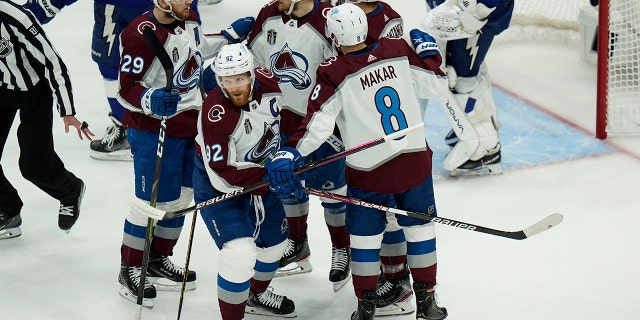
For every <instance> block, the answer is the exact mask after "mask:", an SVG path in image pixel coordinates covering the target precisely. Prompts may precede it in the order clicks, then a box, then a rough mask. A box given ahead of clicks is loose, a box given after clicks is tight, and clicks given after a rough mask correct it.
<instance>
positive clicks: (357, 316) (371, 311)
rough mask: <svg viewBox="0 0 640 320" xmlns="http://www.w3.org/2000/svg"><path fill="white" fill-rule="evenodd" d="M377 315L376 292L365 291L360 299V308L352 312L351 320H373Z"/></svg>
mask: <svg viewBox="0 0 640 320" xmlns="http://www.w3.org/2000/svg"><path fill="white" fill-rule="evenodd" d="M375 316H376V293H375V292H365V293H363V294H362V299H358V309H357V310H356V311H355V312H353V313H352V314H351V320H373V318H375Z"/></svg>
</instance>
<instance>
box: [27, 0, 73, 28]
mask: <svg viewBox="0 0 640 320" xmlns="http://www.w3.org/2000/svg"><path fill="white" fill-rule="evenodd" d="M76 1H78V0H28V1H27V2H26V3H25V4H24V5H23V6H22V7H23V8H25V9H27V10H29V11H31V12H32V13H33V15H34V16H36V19H38V21H40V23H41V24H45V23H47V22H49V21H51V19H53V17H54V16H55V15H56V14H57V13H58V12H60V9H62V8H63V7H64V6H68V5H70V4H72V3H74V2H76Z"/></svg>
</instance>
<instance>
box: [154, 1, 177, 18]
mask: <svg viewBox="0 0 640 320" xmlns="http://www.w3.org/2000/svg"><path fill="white" fill-rule="evenodd" d="M164 2H165V3H166V4H167V5H168V6H169V9H165V8H163V7H161V6H160V4H159V3H158V0H153V4H154V5H155V6H156V8H158V9H160V10H161V11H162V12H166V13H168V14H170V15H171V16H172V17H173V18H174V19H176V20H182V19H180V18H178V16H177V15H176V13H175V12H173V6H172V5H171V0H164Z"/></svg>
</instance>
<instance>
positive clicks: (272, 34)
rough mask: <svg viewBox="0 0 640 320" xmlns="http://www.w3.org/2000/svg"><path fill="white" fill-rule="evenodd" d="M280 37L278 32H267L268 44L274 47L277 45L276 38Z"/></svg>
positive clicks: (271, 30)
mask: <svg viewBox="0 0 640 320" xmlns="http://www.w3.org/2000/svg"><path fill="white" fill-rule="evenodd" d="M277 36H278V32H276V30H274V29H269V31H267V43H268V44H270V45H274V44H275V43H276V37H277Z"/></svg>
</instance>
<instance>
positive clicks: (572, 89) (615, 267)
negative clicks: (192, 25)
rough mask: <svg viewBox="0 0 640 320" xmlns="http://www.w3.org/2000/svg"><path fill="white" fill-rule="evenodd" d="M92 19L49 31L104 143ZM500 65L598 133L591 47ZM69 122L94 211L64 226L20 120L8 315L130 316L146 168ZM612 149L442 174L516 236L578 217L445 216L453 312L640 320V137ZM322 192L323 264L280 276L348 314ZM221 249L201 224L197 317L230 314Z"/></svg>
mask: <svg viewBox="0 0 640 320" xmlns="http://www.w3.org/2000/svg"><path fill="white" fill-rule="evenodd" d="M388 2H389V3H390V4H391V5H392V6H393V7H395V8H396V9H397V10H398V11H399V12H400V13H401V14H402V15H403V16H404V17H405V23H406V29H407V30H410V29H411V28H413V27H417V25H418V22H419V20H420V18H421V17H422V15H423V13H424V11H425V4H424V2H423V1H422V0H389V1H388ZM263 3H266V1H254V0H225V1H223V2H222V3H221V4H218V5H215V6H207V5H206V4H204V3H203V4H201V5H200V10H201V13H202V18H203V21H204V25H205V28H206V29H207V30H209V31H215V30H219V29H220V28H222V27H223V26H226V25H228V23H230V22H231V21H233V20H234V19H235V18H237V17H242V16H248V15H254V16H255V15H256V14H257V12H258V9H259V6H260V5H262V4H263ZM92 17H93V10H92V2H91V1H88V0H83V1H79V2H78V3H76V4H75V5H73V6H71V7H69V8H66V9H64V10H63V11H62V12H61V13H60V14H59V16H58V17H56V19H55V20H54V21H53V22H51V23H50V24H49V25H47V26H46V30H47V32H48V33H49V35H50V37H51V38H52V40H53V42H54V44H55V46H56V48H57V49H58V51H59V52H60V53H61V55H62V57H63V58H64V59H65V61H66V62H67V64H68V66H69V68H70V70H71V75H72V80H73V86H74V93H75V101H76V104H77V108H78V110H79V111H78V118H79V119H81V120H86V121H87V122H89V123H90V124H91V128H92V129H93V130H94V132H95V133H96V135H97V137H101V136H102V135H103V133H104V128H105V127H106V126H107V125H109V120H108V119H107V117H106V116H105V115H106V113H107V106H106V101H105V99H104V91H103V85H102V80H101V78H100V75H99V73H98V69H97V67H96V65H95V64H94V63H93V61H92V60H91V58H90V40H91V29H92V21H93V20H92V19H93V18H92ZM487 62H488V64H489V68H490V71H491V74H492V80H493V82H494V84H495V85H496V87H500V88H503V89H505V90H507V91H509V92H511V93H513V94H515V95H517V96H519V97H521V98H523V99H525V100H527V101H529V102H531V103H533V104H534V105H535V106H536V107H537V108H539V109H541V110H544V111H546V112H549V113H551V114H553V115H555V116H556V117H557V118H558V119H559V120H560V121H562V122H564V123H566V124H569V125H571V126H574V127H576V128H579V129H580V130H582V131H584V132H585V134H587V135H590V136H593V132H594V127H595V120H594V119H595V77H596V72H595V68H594V67H593V66H592V65H589V64H588V63H586V62H583V61H581V60H579V52H578V51H577V48H573V47H569V48H567V47H563V46H558V45H550V44H541V43H531V42H527V43H509V44H502V45H500V46H496V47H494V48H493V49H492V51H491V52H490V53H489V57H488V59H487ZM54 122H55V127H54V136H55V143H56V150H57V152H58V154H59V155H60V156H61V158H62V159H63V160H64V162H65V165H66V167H67V168H68V169H69V170H71V171H72V172H74V173H76V174H77V175H78V176H79V177H81V178H82V179H84V181H85V182H86V184H87V192H86V194H85V198H84V202H83V206H82V216H81V218H80V220H79V221H78V223H77V225H76V226H75V227H74V229H73V230H72V232H71V233H70V234H69V235H67V234H64V233H63V232H62V231H60V230H59V229H58V228H57V225H56V220H57V209H58V203H57V202H56V201H55V200H53V199H51V198H49V197H48V196H46V195H45V194H44V193H43V192H42V191H40V190H39V189H37V188H36V187H34V186H33V185H31V184H30V183H28V182H26V181H25V180H24V179H23V178H22V177H21V176H20V173H19V170H18V165H17V162H18V150H19V149H18V147H17V143H16V139H15V129H16V127H17V124H18V121H17V120H16V121H15V123H14V127H13V131H12V133H11V136H10V138H9V141H8V143H7V145H6V146H5V149H4V154H3V157H2V166H3V170H4V172H5V174H6V175H7V176H8V178H9V179H10V180H11V181H12V182H13V183H14V186H15V187H16V188H17V189H18V191H19V192H20V195H21V197H22V200H23V201H24V203H25V205H24V207H23V209H22V218H23V226H22V230H23V235H22V236H21V237H19V238H16V239H12V240H5V241H0V257H1V261H0V320H18V319H19V320H36V319H37V320H42V319H51V320H80V319H82V320H84V319H98V320H102V319H104V320H107V319H108V320H112V319H131V318H133V316H134V313H135V309H136V308H137V306H135V305H134V304H132V303H130V302H128V301H125V300H124V299H122V298H121V297H119V295H118V289H119V285H118V282H117V274H118V268H119V259H120V257H119V249H120V243H121V239H122V225H123V221H124V217H125V215H126V214H127V212H128V206H127V201H128V199H129V198H130V197H131V195H132V194H133V179H132V178H133V175H132V165H131V163H125V162H104V161H96V160H92V159H90V158H89V157H88V151H89V147H88V143H87V142H86V141H79V140H78V139H77V136H75V134H64V131H63V129H62V126H61V124H62V122H61V121H60V120H59V119H57V118H56V119H55V121H54ZM607 143H609V144H611V145H612V146H613V147H615V152H613V153H608V154H605V155H599V156H592V157H588V158H582V159H574V160H570V161H559V162H556V163H551V164H545V165H540V166H533V167H528V168H526V169H517V170H509V171H506V172H505V173H504V174H503V175H502V176H498V177H485V178H474V179H456V180H453V179H440V180H436V182H435V191H436V199H437V203H438V208H439V210H438V211H439V214H440V215H441V216H444V217H450V218H453V219H457V220H464V221H469V222H472V223H476V224H480V225H483V226H489V227H493V228H496V229H504V230H518V229H522V228H525V227H527V226H529V225H530V224H532V223H534V222H536V221H538V220H539V219H542V218H543V217H545V216H547V215H548V214H551V213H554V212H561V213H563V214H564V217H565V219H564V222H562V224H560V225H559V226H558V227H556V228H554V229H551V230H549V231H547V232H544V233H542V234H539V235H537V236H535V237H534V238H531V239H527V240H524V241H516V240H509V239H503V238H498V237H494V236H489V235H485V234H480V233H474V232H469V231H464V230H460V229H455V228H451V227H447V226H441V225H439V226H438V227H437V231H438V266H439V268H438V269H439V286H438V288H437V289H438V295H439V299H440V303H441V305H443V306H446V307H447V308H448V310H449V315H450V316H449V319H453V320H467V319H480V320H484V319H487V320H488V319H491V320H515V319H517V320H528V319H531V320H540V319H553V320H564V319H583V320H596V319H598V320H599V319H615V320H636V319H639V318H640V303H639V301H640V290H638V288H640V255H639V254H638V246H639V245H640V232H638V225H640V217H639V213H640V210H639V208H638V207H639V204H640V202H638V198H636V197H638V196H639V192H638V190H639V189H638V181H640V138H637V137H636V138H615V137H613V138H610V139H608V140H607ZM508 156H509V155H508V154H503V157H508ZM312 201H313V202H312V207H311V215H310V224H311V227H310V229H309V235H310V245H311V250H312V257H311V261H312V263H313V266H314V270H313V272H312V273H310V274H306V275H303V276H300V277H296V278H279V279H276V280H274V281H273V283H272V284H273V286H274V287H275V288H276V291H277V292H278V293H281V294H286V295H287V296H289V297H290V298H292V299H293V300H294V301H295V303H296V306H297V308H296V309H297V314H298V319H304V320H307V319H323V320H326V319H331V320H332V319H347V318H348V317H349V315H350V314H351V312H352V311H353V310H354V308H355V305H356V302H355V298H354V296H353V291H352V289H353V287H352V286H351V284H348V285H347V286H346V287H345V288H344V289H343V290H342V291H340V292H338V293H333V290H332V288H331V285H330V283H329V281H328V280H327V277H328V269H329V261H330V248H329V244H328V243H327V238H328V234H327V230H326V227H325V226H324V221H323V218H322V211H321V207H320V206H319V203H318V201H317V200H316V199H313V200H312ZM198 219H199V218H198ZM190 221H191V215H189V216H188V219H187V222H186V223H185V229H184V230H183V235H182V238H181V240H180V242H179V243H178V245H177V247H176V252H175V255H174V258H173V260H174V262H176V263H177V264H183V263H184V257H185V252H186V244H187V240H188V236H189V225H190ZM217 256H218V250H217V249H216V247H215V246H214V244H213V241H212V240H211V237H210V236H209V234H208V232H207V230H206V228H204V225H203V224H202V221H201V220H198V221H197V225H196V230H195V236H194V244H193V251H192V256H191V264H190V267H191V269H193V270H196V271H197V272H198V289H197V290H196V291H194V292H189V293H187V294H186V295H185V297H184V305H183V310H182V319H219V315H218V306H217V299H216V284H215V281H216V272H217ZM178 301H179V294H178V293H166V292H162V293H159V296H158V298H157V299H156V307H155V308H153V309H152V310H149V309H144V310H143V313H142V318H143V319H158V320H161V319H176V314H177V309H178ZM248 318H249V317H248ZM251 319H265V318H264V317H252V318H251ZM388 319H389V320H391V319H394V320H395V319H415V316H414V315H410V316H404V317H390V318H388Z"/></svg>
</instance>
